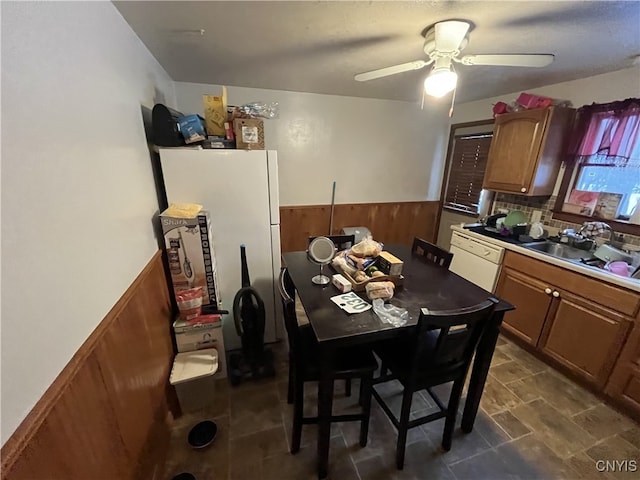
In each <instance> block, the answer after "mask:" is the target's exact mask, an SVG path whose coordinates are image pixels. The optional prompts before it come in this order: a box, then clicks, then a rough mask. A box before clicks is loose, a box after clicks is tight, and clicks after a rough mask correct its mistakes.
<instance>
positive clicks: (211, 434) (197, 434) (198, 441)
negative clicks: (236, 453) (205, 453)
mask: <svg viewBox="0 0 640 480" xmlns="http://www.w3.org/2000/svg"><path fill="white" fill-rule="evenodd" d="M216 433H218V426H217V425H216V422H214V421H213V420H203V421H202V422H199V423H196V424H195V426H194V427H193V428H192V429H191V430H190V431H189V436H188V437H187V441H188V442H189V445H191V446H192V447H193V448H204V447H206V446H207V445H210V444H211V443H212V442H213V441H214V440H215V438H216Z"/></svg>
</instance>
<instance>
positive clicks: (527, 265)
mask: <svg viewBox="0 0 640 480" xmlns="http://www.w3.org/2000/svg"><path fill="white" fill-rule="evenodd" d="M503 265H504V266H505V267H509V268H512V269H514V270H518V271H520V272H523V273H526V274H528V275H531V276H532V277H536V278H538V279H540V280H542V281H543V282H548V283H549V285H550V286H556V287H561V288H562V289H563V290H568V291H570V292H572V293H575V294H578V295H580V296H582V297H586V298H589V299H591V300H593V301H594V302H595V303H599V304H600V305H603V306H605V307H607V308H610V309H612V310H615V311H616V312H620V313H623V314H625V315H629V316H631V317H633V316H635V315H636V313H637V312H638V308H639V307H640V295H639V294H638V293H636V292H632V291H631V290H626V289H624V288H621V287H617V286H614V285H611V284H609V283H606V282H603V281H600V280H596V279H594V278H590V277H587V276H585V275H580V274H579V273H575V272H571V271H569V270H565V269H564V268H560V267H556V266H555V265H551V264H548V263H545V262H543V261H541V260H536V259H534V258H530V257H527V256H525V255H520V254H517V253H514V252H511V251H507V252H505V256H504V264H503Z"/></svg>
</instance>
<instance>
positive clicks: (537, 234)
mask: <svg viewBox="0 0 640 480" xmlns="http://www.w3.org/2000/svg"><path fill="white" fill-rule="evenodd" d="M529 235H530V236H531V238H535V239H538V238H542V236H543V235H544V226H543V225H542V224H541V223H540V222H536V223H532V224H531V228H530V229H529Z"/></svg>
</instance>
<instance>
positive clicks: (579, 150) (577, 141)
mask: <svg viewBox="0 0 640 480" xmlns="http://www.w3.org/2000/svg"><path fill="white" fill-rule="evenodd" d="M570 153H571V155H572V156H574V157H577V158H576V159H577V160H578V161H579V162H581V163H587V162H588V163H589V164H607V165H616V166H621V167H625V166H633V167H640V99H638V98H629V99H627V100H622V101H619V102H612V103H604V104H596V103H594V104H592V105H585V106H584V107H581V108H580V109H578V114H577V127H576V130H575V132H574V135H573V139H572V141H571V147H570Z"/></svg>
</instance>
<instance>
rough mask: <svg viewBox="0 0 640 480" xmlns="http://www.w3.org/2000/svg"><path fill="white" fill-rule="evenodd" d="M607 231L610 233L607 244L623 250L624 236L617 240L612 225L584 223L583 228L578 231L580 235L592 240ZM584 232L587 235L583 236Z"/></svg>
mask: <svg viewBox="0 0 640 480" xmlns="http://www.w3.org/2000/svg"><path fill="white" fill-rule="evenodd" d="M606 231H608V232H609V240H607V241H606V243H608V244H610V245H612V246H614V247H616V248H621V247H622V243H623V242H622V235H621V236H620V239H617V238H616V235H615V232H614V231H613V228H612V227H611V225H609V224H608V223H605V222H584V223H583V224H582V227H581V228H580V230H579V231H578V235H580V236H583V237H587V238H591V237H593V236H596V235H600V234H602V233H605V232H606ZM583 232H585V233H584V234H583Z"/></svg>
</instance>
